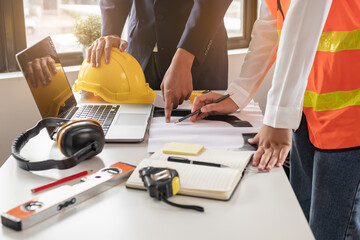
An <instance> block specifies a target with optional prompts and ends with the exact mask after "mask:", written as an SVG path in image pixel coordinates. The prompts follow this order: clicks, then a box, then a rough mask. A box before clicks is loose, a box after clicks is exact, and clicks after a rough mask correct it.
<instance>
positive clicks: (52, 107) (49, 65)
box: [16, 37, 76, 133]
mask: <svg viewBox="0 0 360 240" xmlns="http://www.w3.org/2000/svg"><path fill="white" fill-rule="evenodd" d="M16 58H17V61H18V64H19V65H20V68H21V71H22V72H23V74H24V76H25V78H26V81H27V83H28V85H29V87H30V91H31V93H32V95H33V97H34V100H35V102H36V105H37V107H38V109H39V111H40V114H41V117H42V118H47V117H64V115H65V113H67V112H68V111H69V110H70V109H71V108H72V107H73V106H76V100H75V97H74V95H73V93H72V90H71V87H70V85H69V82H68V80H67V78H66V75H65V72H64V70H63V68H62V66H61V63H60V60H59V58H58V55H57V53H56V50H55V47H54V44H53V42H52V40H51V38H50V37H46V38H45V39H43V40H41V41H40V42H38V43H36V44H35V45H33V46H31V47H29V48H26V49H25V50H23V51H21V52H20V53H18V54H17V55H16ZM52 130H53V129H48V131H49V133H51V132H52Z"/></svg>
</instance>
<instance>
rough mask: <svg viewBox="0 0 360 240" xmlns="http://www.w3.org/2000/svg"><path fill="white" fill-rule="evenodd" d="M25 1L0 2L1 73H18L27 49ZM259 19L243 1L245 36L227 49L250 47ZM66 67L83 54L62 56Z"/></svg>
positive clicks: (250, 0)
mask: <svg viewBox="0 0 360 240" xmlns="http://www.w3.org/2000/svg"><path fill="white" fill-rule="evenodd" d="M19 12H21V13H23V12H24V6H23V0H11V1H9V0H0V56H4V57H1V58H0V73H3V72H14V71H19V67H18V64H17V62H16V58H15V55H16V53H18V52H20V51H21V50H23V49H25V48H26V26H25V16H24V14H19ZM256 18H257V1H256V0H244V2H243V36H241V37H231V38H229V39H228V44H227V46H228V49H229V50H230V49H238V48H247V47H248V46H249V43H250V40H251V31H252V27H253V25H254V22H255V20H256ZM59 58H60V61H61V62H62V64H63V66H72V65H79V64H81V62H82V61H83V56H82V52H81V51H79V52H68V53H59Z"/></svg>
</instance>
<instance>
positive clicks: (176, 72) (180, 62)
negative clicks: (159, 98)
mask: <svg viewBox="0 0 360 240" xmlns="http://www.w3.org/2000/svg"><path fill="white" fill-rule="evenodd" d="M193 61H194V55H192V54H191V53H189V52H188V51H186V50H184V49H181V48H178V50H177V51H176V53H175V55H174V57H173V59H172V62H171V64H170V66H169V68H168V70H167V71H166V73H165V76H164V79H163V81H162V83H161V85H160V88H161V91H162V95H163V98H164V101H165V121H166V122H170V117H171V111H172V109H175V108H177V107H178V105H180V104H182V103H183V101H184V100H186V99H188V98H189V97H190V95H191V92H192V90H193V84H192V75H191V67H192V63H193Z"/></svg>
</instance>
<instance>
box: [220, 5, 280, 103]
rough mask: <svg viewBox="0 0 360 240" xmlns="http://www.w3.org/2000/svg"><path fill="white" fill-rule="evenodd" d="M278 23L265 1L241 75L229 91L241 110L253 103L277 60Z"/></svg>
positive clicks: (233, 82) (255, 25)
mask: <svg viewBox="0 0 360 240" xmlns="http://www.w3.org/2000/svg"><path fill="white" fill-rule="evenodd" d="M276 22H277V20H276V18H275V17H273V16H272V15H271V13H270V10H269V9H268V7H267V5H266V3H265V2H264V0H263V1H262V2H261V6H260V15H259V19H258V20H257V21H256V22H255V24H254V27H253V32H252V40H251V42H250V45H249V48H248V53H247V54H246V56H245V60H244V63H243V65H242V68H241V72H240V75H239V76H238V77H237V78H236V79H234V80H232V82H231V84H230V85H229V87H228V90H227V93H229V92H232V93H233V95H232V96H231V99H232V100H233V101H234V102H235V103H236V105H238V107H239V108H240V109H242V108H244V107H245V106H246V105H247V104H248V103H249V102H250V101H251V99H252V98H253V96H254V95H255V93H256V91H257V89H258V88H259V86H260V85H261V83H262V81H263V79H264V77H265V76H266V74H267V72H268V70H269V69H270V67H271V66H272V64H273V62H274V60H275V59H274V55H275V53H276V50H277V46H278V33H277V29H276Z"/></svg>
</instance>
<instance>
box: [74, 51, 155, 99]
mask: <svg viewBox="0 0 360 240" xmlns="http://www.w3.org/2000/svg"><path fill="white" fill-rule="evenodd" d="M73 89H74V91H75V92H78V91H80V90H84V91H87V92H92V93H93V94H94V95H97V96H100V97H101V98H102V99H104V100H105V101H107V102H111V103H153V102H154V98H155V95H156V94H155V92H154V91H153V90H152V89H151V88H150V87H149V84H148V83H146V82H145V76H144V73H143V71H142V69H141V66H140V64H139V63H138V62H137V61H136V59H135V58H134V57H133V56H131V55H130V54H129V53H127V52H121V51H120V50H119V49H118V48H112V50H111V57H110V62H109V63H108V64H106V63H105V56H104V54H103V56H102V57H101V66H100V67H99V68H95V67H92V66H91V63H88V62H87V61H86V59H85V60H84V62H83V63H82V65H81V68H80V72H79V76H78V80H76V82H75V84H74V86H73Z"/></svg>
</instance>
